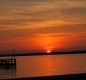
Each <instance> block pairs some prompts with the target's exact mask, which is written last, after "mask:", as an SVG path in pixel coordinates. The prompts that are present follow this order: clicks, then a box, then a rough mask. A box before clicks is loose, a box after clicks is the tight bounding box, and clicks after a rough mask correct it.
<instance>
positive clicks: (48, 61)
mask: <svg viewBox="0 0 86 80" xmlns="http://www.w3.org/2000/svg"><path fill="white" fill-rule="evenodd" d="M16 60H17V66H16V69H13V68H11V69H7V70H6V69H1V68H0V78H1V79H3V78H13V77H14V78H15V77H37V76H51V75H64V74H75V73H86V63H85V61H86V54H65V55H40V56H17V57H16Z"/></svg>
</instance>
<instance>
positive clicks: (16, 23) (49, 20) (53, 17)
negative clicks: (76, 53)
mask: <svg viewBox="0 0 86 80" xmlns="http://www.w3.org/2000/svg"><path fill="white" fill-rule="evenodd" d="M12 50H15V51H16V52H19V51H20V52H29V53H31V52H46V51H49V50H50V51H73V50H86V0H0V53H2V52H9V51H12Z"/></svg>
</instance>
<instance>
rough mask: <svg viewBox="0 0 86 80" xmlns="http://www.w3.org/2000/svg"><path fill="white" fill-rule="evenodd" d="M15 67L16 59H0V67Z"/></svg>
mask: <svg viewBox="0 0 86 80" xmlns="http://www.w3.org/2000/svg"><path fill="white" fill-rule="evenodd" d="M10 66H14V67H16V59H14V58H9V59H0V67H10Z"/></svg>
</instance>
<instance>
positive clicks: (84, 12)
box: [62, 7, 86, 15]
mask: <svg viewBox="0 0 86 80" xmlns="http://www.w3.org/2000/svg"><path fill="white" fill-rule="evenodd" d="M62 13H65V14H70V15H71V14H72V15H75V14H77V15H78V14H79V15H86V7H73V8H66V9H63V10H62Z"/></svg>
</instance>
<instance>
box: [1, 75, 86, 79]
mask: <svg viewBox="0 0 86 80" xmlns="http://www.w3.org/2000/svg"><path fill="white" fill-rule="evenodd" d="M73 79H74V80H75V79H76V80H86V73H78V74H68V75H55V76H40V77H25V78H11V79H3V80H73Z"/></svg>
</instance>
